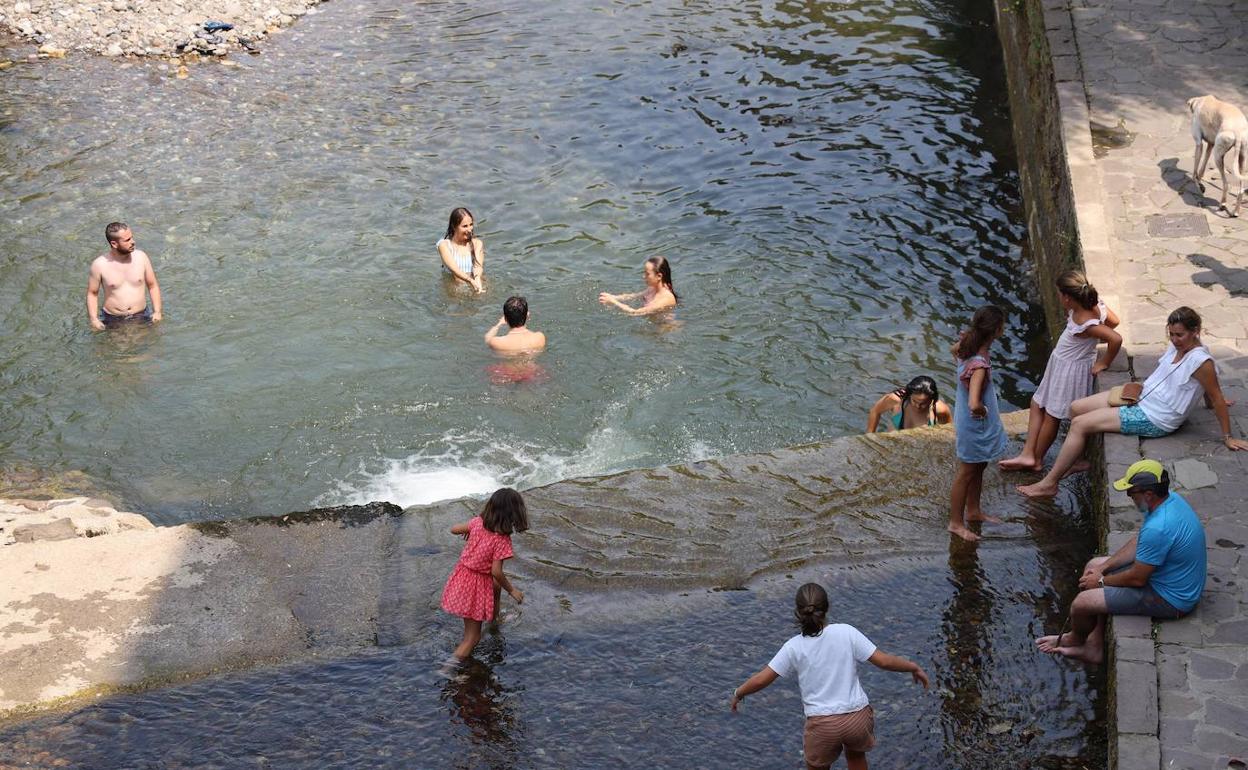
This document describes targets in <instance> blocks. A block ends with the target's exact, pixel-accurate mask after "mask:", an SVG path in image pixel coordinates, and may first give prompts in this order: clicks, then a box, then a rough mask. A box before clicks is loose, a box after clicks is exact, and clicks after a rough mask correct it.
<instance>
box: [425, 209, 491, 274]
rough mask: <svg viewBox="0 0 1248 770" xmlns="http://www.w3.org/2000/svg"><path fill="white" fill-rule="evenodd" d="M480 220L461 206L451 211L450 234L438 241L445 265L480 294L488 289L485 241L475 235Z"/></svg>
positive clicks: (448, 232) (444, 268) (439, 254)
mask: <svg viewBox="0 0 1248 770" xmlns="http://www.w3.org/2000/svg"><path fill="white" fill-rule="evenodd" d="M475 225H476V220H475V219H474V218H473V216H472V212H471V211H469V210H468V209H466V208H464V207H462V206H460V207H459V208H457V209H455V210H454V211H452V212H451V219H450V222H448V223H447V225H446V235H444V236H443V237H442V239H441V240H439V241H438V243H437V247H438V256H440V257H441V258H442V269H443V270H445V271H446V272H448V273H450V274H451V275H453V276H454V277H455V280H457V281H463V282H464V283H466V284H468V285H469V286H471V287H472V290H473V291H475V292H476V293H477V294H481V293H482V292H484V291H485V286H484V284H483V283H482V279H483V278H484V276H485V244H484V243H482V241H481V239H480V238H477V237H475V236H474V235H473V227H474V226H475Z"/></svg>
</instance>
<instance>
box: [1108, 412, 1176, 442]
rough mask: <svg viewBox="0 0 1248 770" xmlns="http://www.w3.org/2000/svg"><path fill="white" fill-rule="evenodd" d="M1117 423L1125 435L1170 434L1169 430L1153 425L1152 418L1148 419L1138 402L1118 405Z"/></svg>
mask: <svg viewBox="0 0 1248 770" xmlns="http://www.w3.org/2000/svg"><path fill="white" fill-rule="evenodd" d="M1118 423H1119V425H1120V426H1121V428H1120V429H1121V431H1122V433H1123V435H1125V436H1143V437H1144V438H1161V437H1162V436H1169V435H1170V431H1168V430H1164V429H1162V428H1158V427H1157V426H1156V425H1153V422H1152V420H1149V419H1148V415H1146V414H1144V410H1143V409H1141V408H1140V407H1139V404H1131V405H1130V406H1120V407H1118Z"/></svg>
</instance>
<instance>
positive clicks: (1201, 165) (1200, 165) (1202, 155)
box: [1192, 139, 1213, 193]
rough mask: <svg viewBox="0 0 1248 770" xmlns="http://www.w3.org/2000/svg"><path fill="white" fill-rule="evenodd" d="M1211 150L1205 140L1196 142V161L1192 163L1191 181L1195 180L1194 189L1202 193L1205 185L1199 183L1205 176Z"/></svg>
mask: <svg viewBox="0 0 1248 770" xmlns="http://www.w3.org/2000/svg"><path fill="white" fill-rule="evenodd" d="M1211 149H1213V148H1212V146H1211V145H1207V144H1206V143H1205V140H1203V139H1197V140H1196V160H1194V161H1192V179H1195V180H1196V189H1198V190H1200V191H1201V192H1202V193H1203V192H1204V191H1205V183H1204V182H1202V181H1201V177H1203V176H1204V175H1205V165H1206V164H1208V163H1209V152H1208V151H1209V150H1211Z"/></svg>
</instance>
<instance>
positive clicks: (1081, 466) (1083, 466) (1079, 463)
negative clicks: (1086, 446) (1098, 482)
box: [1062, 460, 1092, 478]
mask: <svg viewBox="0 0 1248 770" xmlns="http://www.w3.org/2000/svg"><path fill="white" fill-rule="evenodd" d="M1091 467H1092V463H1090V462H1088V461H1087V460H1076V461H1075V464H1074V465H1072V466H1070V470H1068V471H1066V472H1065V473H1063V474H1062V478H1066V477H1067V476H1073V475H1074V474H1076V473H1083V472H1084V471H1086V470H1087V469H1088V468H1091Z"/></svg>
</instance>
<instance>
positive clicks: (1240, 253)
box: [1045, 0, 1248, 770]
mask: <svg viewBox="0 0 1248 770" xmlns="http://www.w3.org/2000/svg"><path fill="white" fill-rule="evenodd" d="M1045 6H1046V12H1045V22H1046V24H1045V26H1046V28H1047V30H1048V37H1049V42H1050V48H1051V50H1052V53H1053V54H1054V69H1055V74H1056V75H1057V79H1058V81H1059V89H1062V88H1063V87H1065V88H1066V89H1067V90H1066V92H1065V93H1070V87H1072V86H1073V87H1075V91H1076V93H1077V92H1078V90H1079V89H1078V86H1079V85H1082V86H1083V91H1084V94H1085V95H1086V97H1087V102H1086V106H1087V113H1086V115H1087V120H1088V122H1089V124H1090V128H1091V135H1092V144H1093V148H1094V149H1095V157H1094V159H1093V161H1092V163H1091V164H1090V166H1089V164H1088V163H1086V161H1084V160H1083V159H1084V158H1085V157H1086V154H1083V155H1081V154H1080V152H1079V149H1080V148H1078V147H1075V148H1074V151H1073V152H1072V148H1071V147H1070V146H1068V148H1067V149H1068V156H1070V157H1071V160H1070V164H1071V172H1072V179H1074V181H1075V183H1076V184H1075V194H1076V203H1077V206H1079V207H1081V213H1080V217H1079V226H1080V236H1081V241H1083V242H1084V251H1085V255H1086V254H1088V252H1089V250H1090V249H1091V250H1092V251H1096V250H1097V249H1098V248H1101V249H1104V250H1105V251H1107V253H1108V259H1107V260H1104V261H1102V260H1099V259H1093V260H1088V266H1089V272H1090V273H1092V275H1091V276H1090V277H1091V279H1092V281H1093V283H1095V284H1097V285H1098V286H1101V287H1103V289H1104V290H1105V291H1104V293H1105V294H1107V295H1109V296H1110V297H1111V298H1112V299H1113V300H1115V301H1116V302H1117V303H1118V309H1119V310H1120V313H1121V315H1122V316H1123V320H1124V324H1123V326H1124V328H1123V336H1124V339H1125V341H1126V343H1127V345H1126V351H1127V353H1128V354H1129V356H1130V358H1129V362H1130V365H1131V366H1132V368H1133V370H1134V374H1135V376H1136V377H1137V378H1138V379H1143V378H1144V377H1145V376H1147V374H1148V373H1149V372H1150V371H1151V370H1152V368H1153V367H1154V366H1155V365H1156V359H1157V355H1158V353H1159V352H1160V350H1161V346H1162V345H1163V344H1164V342H1165V336H1164V335H1165V318H1166V316H1167V315H1168V314H1169V312H1170V311H1171V310H1173V309H1174V308H1176V307H1179V306H1180V305H1188V306H1190V307H1193V308H1195V309H1196V310H1198V311H1199V312H1200V313H1201V315H1202V316H1203V318H1204V321H1205V327H1206V331H1205V333H1204V335H1203V339H1204V341H1205V342H1206V344H1208V345H1209V346H1210V348H1211V349H1212V350H1213V352H1214V355H1215V357H1216V358H1217V360H1218V362H1219V366H1220V367H1221V379H1222V382H1223V385H1224V387H1225V389H1226V391H1227V397H1228V398H1231V399H1236V400H1237V401H1238V404H1237V405H1236V406H1234V407H1233V408H1232V410H1231V413H1232V423H1233V426H1234V430H1235V432H1236V434H1237V435H1239V436H1241V437H1242V436H1248V387H1246V385H1248V208H1246V209H1245V210H1244V211H1243V212H1241V213H1242V214H1243V216H1242V218H1240V219H1231V218H1228V217H1227V216H1226V215H1225V214H1220V213H1219V212H1218V211H1217V203H1218V197H1219V196H1220V194H1221V187H1220V186H1221V181H1220V178H1219V177H1218V176H1217V173H1216V170H1215V169H1212V168H1211V169H1210V170H1208V171H1207V172H1206V175H1205V183H1206V185H1207V186H1206V189H1205V191H1204V192H1203V193H1202V192H1201V191H1200V190H1199V189H1198V188H1197V186H1196V185H1195V183H1194V182H1193V181H1192V180H1191V179H1190V172H1191V171H1192V166H1193V156H1194V155H1195V143H1194V141H1193V139H1192V138H1191V133H1190V126H1191V118H1190V113H1189V112H1188V109H1187V100H1188V99H1189V98H1191V97H1194V96H1200V95H1203V94H1208V93H1212V94H1215V95H1217V96H1218V97H1219V98H1221V99H1223V100H1227V101H1230V102H1232V103H1234V104H1237V105H1239V106H1241V107H1243V108H1248V3H1245V2H1238V1H1237V0H1197V1H1195V2H1178V0H1046V2H1045ZM1063 83H1064V84H1065V85H1063ZM1068 103H1069V102H1064V103H1063V119H1064V120H1065V119H1066V113H1068V112H1070V113H1072V114H1079V115H1080V119H1082V113H1081V109H1082V105H1078V104H1070V107H1071V109H1069V110H1068V109H1067V104H1068ZM1067 136H1068V137H1069V136H1070V132H1069V131H1068V132H1067ZM1068 144H1069V138H1068ZM1211 166H1212V164H1211ZM1089 167H1090V168H1091V173H1090V174H1089V173H1088V169H1089ZM1232 184H1233V183H1232ZM1235 189H1236V188H1235V187H1234V186H1232V193H1233V192H1234V191H1235ZM1089 212H1091V213H1093V214H1099V216H1091V217H1089V216H1085V215H1086V214H1087V213H1089ZM1085 259H1086V256H1085ZM1102 379H1103V380H1104V381H1103V382H1102V386H1103V387H1108V386H1109V385H1112V384H1115V382H1116V381H1117V382H1120V381H1123V380H1125V379H1126V374H1124V373H1120V374H1116V375H1111V376H1110V377H1106V378H1102ZM1220 437H1221V430H1220V429H1219V427H1218V425H1217V421H1216V420H1215V418H1214V416H1213V413H1212V412H1211V411H1210V410H1207V409H1204V408H1200V407H1198V408H1197V409H1196V412H1195V413H1194V415H1193V417H1192V418H1191V419H1190V420H1189V421H1188V424H1187V425H1186V426H1184V427H1183V428H1182V429H1181V430H1179V431H1178V432H1177V433H1175V434H1173V435H1171V436H1168V437H1165V438H1162V439H1149V440H1139V439H1135V438H1130V437H1124V436H1116V435H1111V436H1107V437H1106V441H1105V454H1106V465H1107V467H1106V476H1107V477H1108V478H1110V479H1112V478H1118V477H1120V476H1121V475H1122V474H1123V472H1124V471H1125V470H1126V466H1127V465H1128V464H1130V463H1131V462H1132V461H1134V460H1136V459H1138V458H1140V457H1141V456H1147V457H1152V458H1155V459H1158V460H1161V461H1162V462H1163V463H1164V464H1165V465H1166V466H1167V467H1168V468H1169V469H1170V471H1171V474H1172V476H1173V477H1174V480H1175V488H1176V490H1177V491H1179V492H1180V493H1181V494H1182V495H1183V496H1184V497H1186V498H1187V499H1188V501H1189V502H1190V503H1191V504H1192V506H1193V508H1195V509H1196V511H1197V512H1198V513H1199V514H1200V515H1201V518H1202V519H1203V520H1204V521H1205V526H1206V528H1207V534H1208V542H1209V582H1208V585H1207V588H1206V591H1205V594H1204V597H1203V598H1202V601H1201V603H1200V605H1199V606H1198V608H1197V609H1196V611H1194V612H1193V613H1192V614H1191V615H1190V616H1188V617H1187V618H1184V619H1182V620H1179V621H1168V622H1162V623H1156V624H1153V623H1150V622H1148V621H1147V620H1146V619H1143V618H1120V619H1117V620H1116V621H1115V623H1114V637H1115V639H1114V642H1113V645H1112V647H1111V660H1112V661H1113V665H1114V666H1115V675H1116V678H1117V690H1116V697H1115V703H1114V708H1115V712H1116V718H1117V726H1118V738H1117V745H1116V746H1111V754H1112V755H1114V756H1116V757H1117V767H1120V768H1124V769H1125V768H1130V769H1131V770H1135V768H1165V770H1178V769H1179V768H1191V769H1192V770H1206V769H1210V770H1212V769H1216V770H1223V769H1224V768H1226V767H1227V766H1228V763H1229V762H1230V760H1231V759H1232V758H1238V757H1243V758H1245V759H1248V574H1242V575H1241V573H1248V568H1246V567H1245V566H1244V565H1245V558H1244V554H1245V546H1248V516H1246V515H1245V513H1244V511H1245V510H1248V452H1235V453H1233V452H1230V451H1228V450H1227V449H1225V447H1224V446H1223V445H1222V443H1221V441H1220ZM1109 495H1110V500H1109V503H1110V506H1111V508H1110V516H1109V519H1110V522H1109V523H1110V532H1111V534H1110V544H1111V547H1114V546H1116V545H1117V544H1118V543H1120V542H1122V540H1123V539H1124V538H1125V537H1127V536H1129V535H1130V534H1131V533H1133V532H1134V531H1135V530H1136V529H1137V528H1138V526H1139V515H1138V514H1137V513H1136V512H1135V510H1134V508H1132V507H1131V506H1130V503H1129V501H1128V500H1127V499H1126V497H1125V496H1124V495H1122V494H1121V493H1114V492H1113V491H1112V490H1111V491H1110V492H1109Z"/></svg>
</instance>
